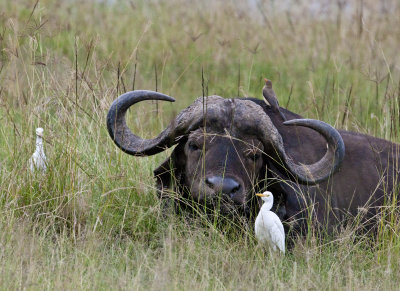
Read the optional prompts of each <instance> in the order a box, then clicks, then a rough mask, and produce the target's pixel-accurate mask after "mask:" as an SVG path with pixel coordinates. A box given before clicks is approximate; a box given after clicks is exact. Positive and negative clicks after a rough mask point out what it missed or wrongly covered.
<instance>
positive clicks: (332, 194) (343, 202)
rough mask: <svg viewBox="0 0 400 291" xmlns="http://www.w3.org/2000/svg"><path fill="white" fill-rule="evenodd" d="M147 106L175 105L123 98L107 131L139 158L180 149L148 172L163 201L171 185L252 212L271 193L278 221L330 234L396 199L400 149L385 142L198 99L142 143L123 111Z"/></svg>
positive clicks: (248, 104) (278, 111) (144, 94)
mask: <svg viewBox="0 0 400 291" xmlns="http://www.w3.org/2000/svg"><path fill="white" fill-rule="evenodd" d="M271 89H272V87H271ZM264 93H265V94H269V93H268V92H267V91H266V92H264ZM265 94H264V96H265ZM271 96H272V97H271ZM266 98H267V97H266ZM271 98H275V99H276V97H275V94H270V95H269V96H268V98H267V99H269V100H268V101H269V103H270V104H271V102H272V101H274V100H272V99H271ZM144 100H164V101H169V102H173V101H174V99H173V98H172V97H169V96H167V95H164V94H161V93H157V92H152V91H132V92H128V93H125V94H123V95H121V96H119V97H118V98H117V99H116V100H115V101H114V102H113V104H112V105H111V108H110V110H109V112H108V116H107V128H108V132H109V134H110V136H111V138H112V139H113V141H114V142H115V143H116V145H117V146H118V147H120V148H121V150H123V151H124V152H126V153H128V154H131V155H135V156H146V155H154V154H157V153H159V152H161V151H164V150H165V149H166V148H168V147H171V146H173V145H175V144H176V147H175V148H174V150H173V151H172V153H171V155H170V157H169V158H168V159H166V160H165V161H164V162H163V163H162V164H161V165H160V166H159V167H158V168H157V169H156V170H155V171H154V175H155V178H156V181H157V186H158V189H159V192H160V194H161V195H163V194H165V193H166V192H168V190H169V189H175V190H177V192H178V193H180V194H181V195H183V196H186V197H190V198H192V200H193V201H196V202H199V203H201V204H203V205H212V206H214V207H215V206H218V207H219V209H221V211H222V212H229V211H232V210H237V211H239V212H242V213H245V214H249V213H251V209H253V208H254V205H256V204H253V203H251V201H252V199H253V197H254V196H255V195H254V192H255V191H260V190H263V191H264V190H269V191H271V192H273V193H274V196H275V197H276V200H277V201H280V205H281V206H280V210H281V211H279V212H280V216H281V217H282V218H284V219H285V220H287V221H289V222H293V223H292V224H293V225H294V226H296V228H299V229H301V228H302V226H303V227H304V225H305V224H304V223H302V222H304V220H305V219H306V218H308V217H310V214H311V215H312V216H311V217H312V218H313V221H316V222H317V223H318V224H322V225H324V226H327V227H328V230H332V229H333V228H334V227H336V226H338V225H339V222H341V221H343V220H344V219H345V218H346V217H348V215H349V214H350V215H351V216H357V215H358V214H359V213H360V210H361V212H362V213H363V214H364V219H368V218H370V217H372V216H374V215H375V214H376V213H377V208H376V207H377V206H381V205H382V204H383V203H384V200H385V198H386V199H390V197H392V196H394V193H395V192H396V193H397V194H398V191H399V190H398V184H399V183H398V176H399V175H398V173H399V168H400V166H399V164H400V160H399V151H400V147H399V145H397V144H394V143H391V142H389V141H386V140H382V139H378V138H375V137H372V136H368V135H364V134H358V133H354V132H349V131H343V130H340V131H337V130H335V129H334V128H333V127H331V126H329V125H327V124H326V123H324V122H322V121H318V120H310V119H303V118H302V117H301V116H300V115H298V114H296V113H293V112H291V111H289V110H286V109H284V108H282V107H279V106H278V105H277V106H273V107H271V105H269V104H267V103H266V102H265V101H263V100H258V99H255V98H234V99H224V98H222V97H219V96H208V97H199V98H198V99H196V100H195V102H194V103H193V104H192V105H190V106H189V107H187V108H186V109H184V110H182V111H181V112H180V113H179V114H178V115H177V117H176V118H175V119H174V120H173V121H172V122H171V123H170V124H169V126H168V127H167V128H166V129H165V130H163V131H162V132H161V133H160V134H159V135H158V136H157V137H156V138H154V139H142V138H140V137H138V136H137V135H135V134H133V133H132V132H131V130H130V129H129V128H128V126H127V125H126V122H125V113H126V111H127V109H128V108H129V107H130V106H132V105H133V104H135V103H137V102H141V101H144ZM271 100H272V101H271ZM275 101H276V102H273V103H274V104H275V105H276V104H278V103H277V100H275ZM284 119H286V120H288V121H284ZM345 149H346V154H345ZM397 194H396V195H397ZM365 209H367V211H364V210H365ZM275 211H277V209H276V208H275Z"/></svg>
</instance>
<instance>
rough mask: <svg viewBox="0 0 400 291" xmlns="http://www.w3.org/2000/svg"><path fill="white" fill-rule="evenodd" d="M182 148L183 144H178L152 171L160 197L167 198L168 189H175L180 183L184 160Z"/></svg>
mask: <svg viewBox="0 0 400 291" xmlns="http://www.w3.org/2000/svg"><path fill="white" fill-rule="evenodd" d="M183 148H184V144H183V145H182V144H181V143H180V144H178V145H177V146H176V147H175V149H174V150H173V151H172V153H171V155H170V156H169V157H168V158H167V159H166V160H164V162H162V164H161V165H159V166H158V167H157V169H155V170H154V171H153V173H154V178H155V179H156V186H157V192H158V195H159V197H160V198H167V197H168V193H167V192H168V190H172V191H173V190H175V189H176V188H177V187H179V184H180V183H181V179H182V175H183V171H184V165H185V160H186V159H185V157H184V152H183Z"/></svg>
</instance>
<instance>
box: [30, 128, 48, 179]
mask: <svg viewBox="0 0 400 291" xmlns="http://www.w3.org/2000/svg"><path fill="white" fill-rule="evenodd" d="M29 165H30V170H31V173H35V172H36V171H41V172H42V173H44V172H46V169H47V165H46V155H45V153H44V149H43V128H41V127H38V128H36V150H35V152H34V153H33V155H32V157H31V158H30V159H29Z"/></svg>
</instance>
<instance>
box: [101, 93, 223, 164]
mask: <svg viewBox="0 0 400 291" xmlns="http://www.w3.org/2000/svg"><path fill="white" fill-rule="evenodd" d="M144 100H164V101H169V102H174V101H175V99H174V98H172V97H170V96H168V95H165V94H162V93H158V92H154V91H148V90H136V91H131V92H127V93H125V94H122V95H121V96H119V97H118V98H117V99H116V100H114V102H113V103H112V104H111V107H110V109H109V111H108V114H107V129H108V133H109V134H110V136H111V139H112V140H113V141H114V142H115V144H116V145H117V146H118V147H119V148H120V149H121V150H122V151H124V152H125V153H127V154H130V155H135V156H149V155H155V154H157V153H159V152H162V151H164V150H165V149H166V148H168V147H171V146H172V145H174V144H176V143H177V142H178V140H177V139H178V138H179V137H180V136H182V135H185V134H186V133H188V132H189V131H191V130H193V129H194V128H196V126H198V125H199V124H200V123H201V122H202V120H203V118H204V114H203V113H204V112H203V111H204V106H203V103H202V98H198V99H197V100H196V101H195V102H194V103H193V104H192V105H190V106H189V107H187V108H186V109H184V110H182V111H181V112H180V113H179V114H178V115H177V116H176V118H175V119H174V120H173V121H172V122H171V123H170V124H169V125H168V127H167V128H165V129H164V130H163V131H162V132H161V133H160V134H159V135H158V136H157V137H155V138H153V139H144V138H141V137H139V136H137V135H135V134H133V133H132V131H131V130H130V129H129V127H128V126H127V124H126V120H125V114H126V111H127V110H128V108H129V107H131V106H132V105H134V104H135V103H138V102H140V101H144ZM221 100H224V99H223V98H222V97H219V96H208V97H207V106H208V110H209V111H210V112H212V113H213V114H214V115H216V116H223V115H224V112H223V111H224V110H225V109H224V108H223V107H221V106H219V104H220V102H221Z"/></svg>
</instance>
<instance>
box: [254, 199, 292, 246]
mask: <svg viewBox="0 0 400 291" xmlns="http://www.w3.org/2000/svg"><path fill="white" fill-rule="evenodd" d="M256 195H257V196H259V197H261V199H262V200H263V201H264V203H263V205H262V206H261V209H260V212H259V213H258V215H257V218H256V222H255V234H256V238H257V240H258V241H259V242H260V243H262V244H266V243H267V244H268V245H269V246H270V247H271V248H272V250H273V251H276V250H277V248H278V249H279V250H280V252H281V253H283V254H284V253H285V230H284V228H283V225H282V222H281V220H280V219H279V217H278V215H276V214H275V213H274V212H272V211H270V210H271V208H272V205H273V204H274V195H272V193H271V192H269V191H265V192H264V193H263V194H260V193H257V194H256Z"/></svg>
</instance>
